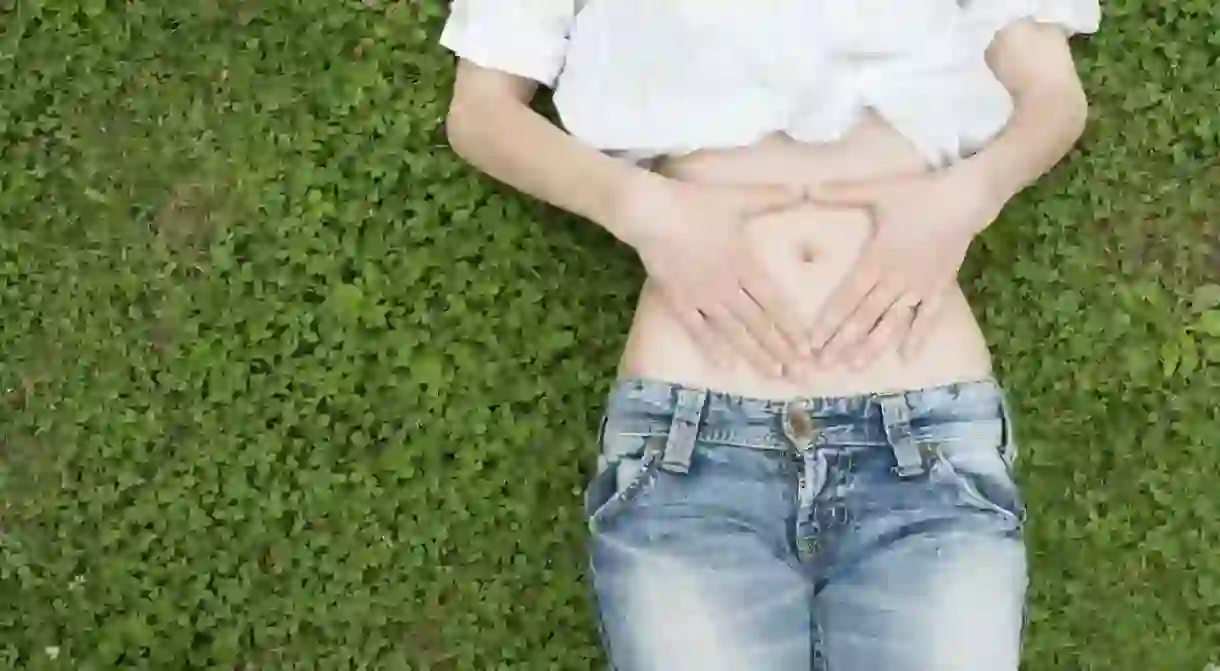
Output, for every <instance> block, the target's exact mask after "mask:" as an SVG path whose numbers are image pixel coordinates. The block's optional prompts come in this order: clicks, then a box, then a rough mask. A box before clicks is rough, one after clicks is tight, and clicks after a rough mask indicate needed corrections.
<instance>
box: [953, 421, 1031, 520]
mask: <svg viewBox="0 0 1220 671" xmlns="http://www.w3.org/2000/svg"><path fill="white" fill-rule="evenodd" d="M932 452H933V454H934V455H935V458H936V460H937V462H939V463H940V465H941V467H942V468H944V469H945V471H946V473H947V475H948V476H949V480H950V481H951V482H952V483H953V484H954V485H955V486H956V487H957V488H958V491H959V492H961V493H962V494H963V495H964V496H965V497H966V498H967V499H968V500H969V501H971V502H973V503H974V504H975V505H978V506H980V507H981V508H983V509H985V510H990V511H993V512H996V513H999V514H1000V515H1002V516H1004V517H1005V518H1007V519H1009V520H1012V521H1013V522H1014V523H1015V524H1016V525H1017V526H1018V527H1021V526H1023V525H1024V524H1025V521H1026V515H1025V509H1024V508H1025V507H1024V505H1023V503H1022V502H1021V500H1020V491H1019V486H1018V485H1017V483H1016V480H1015V478H1013V475H1012V473H1011V471H1010V469H1009V468H1008V467H1007V460H1006V459H1004V457H1003V455H1002V454H1000V453H998V452H997V455H996V456H997V457H998V458H999V459H1000V461H1001V462H1002V463H1004V464H1005V465H1006V466H1005V474H1006V475H1007V477H1008V479H1009V482H1008V483H1006V484H1007V485H1009V486H1011V487H1012V488H1013V489H1014V490H1015V496H1014V503H1016V505H1017V508H1018V510H1017V511H1016V512H1014V511H1011V510H1009V509H1007V508H1005V507H1004V506H1002V505H1000V504H998V503H996V502H995V501H992V500H991V499H989V498H987V497H986V496H984V495H983V493H982V492H981V491H979V488H978V487H977V486H975V484H974V481H973V480H972V479H971V477H970V476H969V475H967V474H965V473H963V472H962V471H961V470H960V469H959V468H957V467H956V466H954V464H953V460H952V459H950V458H949V456H948V455H947V454H946V453H945V452H944V450H943V449H942V446H941V445H940V443H939V442H937V443H935V444H934V445H933V446H932Z"/></svg>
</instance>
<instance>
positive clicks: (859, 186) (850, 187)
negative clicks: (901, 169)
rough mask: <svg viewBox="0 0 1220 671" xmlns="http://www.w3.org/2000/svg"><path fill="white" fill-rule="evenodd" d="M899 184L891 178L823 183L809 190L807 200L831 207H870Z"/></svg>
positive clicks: (895, 179)
mask: <svg viewBox="0 0 1220 671" xmlns="http://www.w3.org/2000/svg"><path fill="white" fill-rule="evenodd" d="M899 183H901V180H900V179H898V178H892V177H887V178H882V179H865V180H852V181H834V182H823V183H821V184H817V185H814V186H811V187H810V188H809V193H808V199H809V202H811V203H816V204H818V205H829V206H832V207H871V206H873V205H874V204H876V202H877V201H878V200H880V199H882V198H883V197H884V196H885V194H887V193H888V192H889V191H890V190H891V189H893V188H894V187H895V186H897V185H898V184H899Z"/></svg>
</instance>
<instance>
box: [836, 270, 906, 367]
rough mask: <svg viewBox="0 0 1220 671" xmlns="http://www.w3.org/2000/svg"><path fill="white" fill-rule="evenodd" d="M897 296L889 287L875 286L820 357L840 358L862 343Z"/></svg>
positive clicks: (897, 293)
mask: <svg viewBox="0 0 1220 671" xmlns="http://www.w3.org/2000/svg"><path fill="white" fill-rule="evenodd" d="M899 296H900V293H899V292H898V291H897V290H895V289H894V288H893V287H891V286H889V285H886V284H878V285H876V286H875V287H874V288H873V290H872V291H871V292H869V294H868V295H867V296H865V298H864V300H863V301H861V302H860V306H859V308H857V309H856V311H855V312H853V313H852V314H851V316H850V317H848V318H847V320H846V321H845V322H844V324H843V327H842V328H841V329H839V332H838V333H836V334H835V336H834V337H833V338H831V340H830V342H829V343H827V344H826V347H825V348H823V350H822V356H823V357H825V358H829V359H836V358H841V357H842V356H843V355H844V354H845V353H846V352H848V351H849V350H851V349H853V348H854V347H856V346H858V345H859V344H861V343H863V342H864V340H865V339H866V338H867V337H868V335H869V334H870V333H872V331H873V329H874V328H876V326H877V324H878V322H879V321H880V320H881V317H882V315H884V314H885V313H886V311H887V310H889V309H890V307H891V306H892V305H894V303H895V302H896V301H897V300H898V298H899Z"/></svg>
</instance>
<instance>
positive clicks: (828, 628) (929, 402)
mask: <svg viewBox="0 0 1220 671" xmlns="http://www.w3.org/2000/svg"><path fill="white" fill-rule="evenodd" d="M599 444H600V458H599V468H598V470H597V473H596V475H595V476H594V477H593V478H592V480H591V482H590V483H589V487H588V490H587V491H586V494H585V503H586V511H587V514H588V520H589V529H590V532H591V537H590V539H589V543H590V545H589V551H590V558H591V569H592V581H593V586H594V589H595V591H596V596H597V603H598V609H599V613H600V622H601V628H602V636H603V640H604V642H605V646H606V650H607V655H608V656H609V658H610V660H611V663H612V666H613V668H614V669H616V670H617V671H687V670H689V671H721V670H723V671H810V670H816V671H1016V669H1017V667H1018V656H1019V650H1020V644H1021V634H1022V626H1023V622H1024V604H1025V592H1026V585H1027V574H1026V555H1025V547H1024V541H1023V533H1022V529H1023V525H1024V517H1025V511H1024V506H1023V504H1022V502H1021V499H1020V494H1019V491H1018V488H1017V485H1016V484H1015V482H1014V480H1013V477H1012V467H1013V462H1014V459H1015V456H1016V455H1015V445H1016V443H1015V441H1014V440H1013V437H1012V427H1011V421H1010V415H1009V413H1008V410H1007V405H1006V403H1005V397H1004V392H1003V391H1002V390H1001V388H1000V386H999V385H998V384H997V383H996V382H995V381H994V380H992V379H986V380H981V381H977V382H967V383H960V384H954V385H948V386H943V387H936V388H930V389H923V390H918V391H907V392H900V393H893V394H867V395H860V396H852V397H845V398H805V399H796V400H791V401H773V400H763V399H751V398H742V397H740V396H734V395H730V394H725V393H719V392H715V391H708V390H702V389H692V388H686V387H683V386H679V385H672V384H668V383H663V382H656V381H646V380H620V381H619V382H617V383H616V386H615V388H614V390H613V391H612V393H611V395H610V399H609V405H608V409H607V412H606V414H605V419H604V421H603V423H602V428H601V433H600V436H599Z"/></svg>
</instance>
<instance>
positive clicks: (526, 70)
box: [440, 0, 576, 87]
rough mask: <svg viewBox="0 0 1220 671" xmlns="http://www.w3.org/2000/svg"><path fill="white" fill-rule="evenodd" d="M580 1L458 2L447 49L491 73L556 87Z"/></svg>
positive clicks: (448, 26)
mask: <svg viewBox="0 0 1220 671" xmlns="http://www.w3.org/2000/svg"><path fill="white" fill-rule="evenodd" d="M575 3H576V0H453V3H452V5H451V7H450V11H449V19H448V20H447V21H446V23H445V27H444V29H443V30H442V32H441V37H440V43H441V46H443V47H445V48H446V49H449V50H450V51H452V52H453V53H455V54H457V55H458V56H460V57H462V58H465V59H466V60H469V61H471V62H473V63H476V64H478V65H480V66H483V67H486V68H492V69H496V70H501V71H503V72H507V73H509V74H514V75H518V76H520V77H526V78H528V79H532V80H534V81H536V82H539V83H541V84H542V85H544V86H547V87H553V86H554V85H555V81H556V79H557V78H558V77H559V73H560V71H561V70H562V69H563V63H564V57H565V55H566V53H567V46H568V33H569V31H570V29H571V26H572V22H573V20H574V19H575V15H576V4H575Z"/></svg>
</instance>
